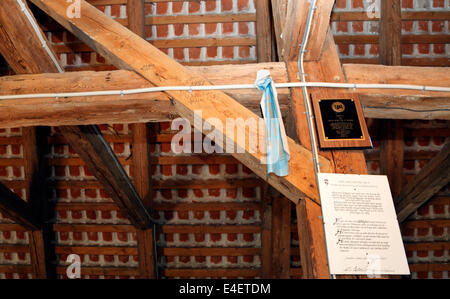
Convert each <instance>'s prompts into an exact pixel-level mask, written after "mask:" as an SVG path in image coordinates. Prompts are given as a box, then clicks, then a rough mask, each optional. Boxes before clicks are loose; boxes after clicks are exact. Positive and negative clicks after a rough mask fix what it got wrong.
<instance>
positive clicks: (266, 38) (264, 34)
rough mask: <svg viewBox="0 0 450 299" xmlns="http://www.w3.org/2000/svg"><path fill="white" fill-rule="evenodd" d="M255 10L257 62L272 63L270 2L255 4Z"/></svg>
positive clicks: (266, 0) (268, 0) (261, 1)
mask: <svg viewBox="0 0 450 299" xmlns="http://www.w3.org/2000/svg"><path fill="white" fill-rule="evenodd" d="M255 8H256V53H257V57H258V62H270V61H272V22H271V19H272V18H271V16H270V14H271V13H270V0H259V1H256V2H255Z"/></svg>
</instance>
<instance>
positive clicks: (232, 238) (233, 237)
mask: <svg viewBox="0 0 450 299" xmlns="http://www.w3.org/2000/svg"><path fill="white" fill-rule="evenodd" d="M227 240H228V241H230V242H234V241H236V240H237V234H233V233H230V234H227Z"/></svg>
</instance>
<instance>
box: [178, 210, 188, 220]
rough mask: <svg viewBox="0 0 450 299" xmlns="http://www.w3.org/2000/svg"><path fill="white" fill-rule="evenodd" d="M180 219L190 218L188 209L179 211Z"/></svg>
mask: <svg viewBox="0 0 450 299" xmlns="http://www.w3.org/2000/svg"><path fill="white" fill-rule="evenodd" d="M177 214H178V219H183V220H187V219H189V212H188V211H178V212H177Z"/></svg>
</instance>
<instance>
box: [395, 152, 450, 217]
mask: <svg viewBox="0 0 450 299" xmlns="http://www.w3.org/2000/svg"><path fill="white" fill-rule="evenodd" d="M449 169H450V143H447V144H446V145H445V146H444V148H443V149H442V150H441V151H440V152H439V154H438V155H437V156H436V157H434V158H433V159H432V160H431V161H430V162H428V163H427V164H426V165H425V167H424V168H422V170H421V171H420V172H419V173H418V174H417V175H416V176H415V177H414V179H413V180H412V181H411V182H409V183H408V184H407V185H406V186H405V187H404V188H403V189H402V191H401V193H400V195H399V196H398V197H397V198H396V199H395V203H396V205H395V207H396V210H397V218H398V221H399V222H402V221H404V220H406V219H407V217H408V216H409V215H411V214H412V213H413V212H414V211H416V210H417V209H418V208H419V207H420V206H422V205H423V204H424V203H426V202H427V201H428V200H429V199H430V198H431V197H432V196H433V195H435V194H436V192H438V191H439V190H441V189H442V188H443V187H444V186H446V185H447V184H448V183H449V182H450V172H449V171H448V170H449Z"/></svg>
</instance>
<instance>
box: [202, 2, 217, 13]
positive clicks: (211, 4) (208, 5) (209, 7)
mask: <svg viewBox="0 0 450 299" xmlns="http://www.w3.org/2000/svg"><path fill="white" fill-rule="evenodd" d="M205 9H206V11H215V10H216V0H206V2H205Z"/></svg>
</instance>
